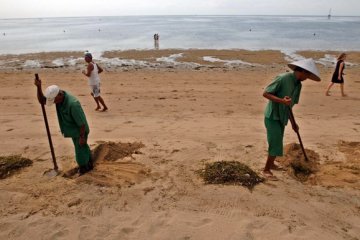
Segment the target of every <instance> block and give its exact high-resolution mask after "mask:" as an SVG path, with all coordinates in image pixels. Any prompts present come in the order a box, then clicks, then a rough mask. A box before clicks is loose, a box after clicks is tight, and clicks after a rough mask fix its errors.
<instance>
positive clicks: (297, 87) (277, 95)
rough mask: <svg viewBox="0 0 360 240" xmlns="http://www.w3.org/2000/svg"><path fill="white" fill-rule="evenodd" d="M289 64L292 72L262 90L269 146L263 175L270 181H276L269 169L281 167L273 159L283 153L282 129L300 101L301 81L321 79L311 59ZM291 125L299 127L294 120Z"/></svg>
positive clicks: (296, 128)
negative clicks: (290, 112) (264, 100)
mask: <svg viewBox="0 0 360 240" xmlns="http://www.w3.org/2000/svg"><path fill="white" fill-rule="evenodd" d="M288 66H289V68H291V69H292V70H293V72H291V73H284V74H281V75H279V76H277V77H276V78H275V79H274V81H273V82H271V83H270V84H269V85H268V86H267V87H266V89H265V91H264V93H263V96H264V97H265V98H266V99H268V100H269V102H268V104H267V105H266V108H265V119H264V121H265V127H266V133H267V141H268V145H269V147H268V157H267V161H266V164H265V167H264V170H263V171H262V175H264V177H265V178H268V179H269V180H276V177H275V176H274V175H273V173H272V172H271V170H279V169H280V167H279V166H277V165H275V159H276V157H277V156H282V155H283V139H284V130H285V126H286V125H287V123H288V120H289V111H290V109H289V108H292V107H293V106H294V105H295V104H298V103H299V98H300V92H301V87H302V85H301V84H302V82H303V81H305V80H306V79H308V78H309V79H311V80H315V81H320V77H319V71H318V70H317V68H316V66H315V63H314V61H313V60H312V59H305V60H301V61H297V62H293V63H290V64H288ZM290 121H291V119H290ZM291 125H292V128H293V129H294V131H297V130H298V129H299V127H298V126H297V125H296V123H295V122H292V121H291Z"/></svg>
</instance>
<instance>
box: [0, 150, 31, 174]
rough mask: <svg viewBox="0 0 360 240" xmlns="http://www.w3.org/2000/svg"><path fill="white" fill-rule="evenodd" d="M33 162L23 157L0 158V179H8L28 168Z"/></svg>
mask: <svg viewBox="0 0 360 240" xmlns="http://www.w3.org/2000/svg"><path fill="white" fill-rule="evenodd" d="M31 164H32V161H31V160H30V159H27V158H23V157H21V155H10V156H0V179H4V178H7V177H9V176H11V175H12V174H14V173H15V172H17V171H19V170H20V169H22V168H24V167H28V166H30V165H31Z"/></svg>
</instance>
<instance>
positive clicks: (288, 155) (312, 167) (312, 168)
mask: <svg viewBox="0 0 360 240" xmlns="http://www.w3.org/2000/svg"><path fill="white" fill-rule="evenodd" d="M305 151H306V155H307V157H308V160H307V161H306V160H305V157H304V153H303V152H302V150H301V146H300V145H299V144H297V143H290V144H288V145H286V146H285V149H284V152H285V154H284V156H283V157H281V158H279V160H278V161H279V162H280V163H281V165H282V166H284V167H285V168H286V169H287V172H288V173H289V175H290V176H292V177H294V178H295V179H297V180H299V181H300V182H306V181H307V180H308V179H309V177H310V176H311V175H313V174H315V173H316V172H318V171H319V161H320V156H319V154H317V153H316V152H314V151H313V150H310V149H305Z"/></svg>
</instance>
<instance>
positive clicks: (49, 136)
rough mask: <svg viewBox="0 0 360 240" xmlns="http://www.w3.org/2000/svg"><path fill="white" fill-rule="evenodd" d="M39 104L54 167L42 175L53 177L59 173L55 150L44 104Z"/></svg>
mask: <svg viewBox="0 0 360 240" xmlns="http://www.w3.org/2000/svg"><path fill="white" fill-rule="evenodd" d="M35 79H36V80H39V74H37V73H35ZM37 88H38V91H39V90H40V89H39V88H40V87H39V86H37ZM40 105H41V110H42V113H43V116H44V122H45V127H46V133H47V136H48V140H49V145H50V150H51V157H52V160H53V164H54V169H49V170H46V171H45V172H44V175H46V176H48V177H55V176H57V175H59V173H60V172H59V170H58V169H59V168H58V165H57V163H56V158H55V152H54V147H53V144H52V140H51V134H50V128H49V123H48V120H47V116H46V111H45V106H44V103H43V102H40Z"/></svg>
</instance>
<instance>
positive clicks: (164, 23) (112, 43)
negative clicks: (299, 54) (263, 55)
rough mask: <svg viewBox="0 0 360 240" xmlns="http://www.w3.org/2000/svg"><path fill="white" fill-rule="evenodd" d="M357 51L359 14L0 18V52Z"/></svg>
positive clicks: (359, 28)
mask: <svg viewBox="0 0 360 240" xmlns="http://www.w3.org/2000/svg"><path fill="white" fill-rule="evenodd" d="M154 33H159V35H160V44H159V47H160V49H167V48H180V49H189V48H198V49H248V50H263V49H274V50H281V51H284V52H294V51H297V50H337V51H349V50H355V51H359V50H360V43H359V39H360V17H332V18H331V19H330V20H328V19H327V17H326V16H131V17H130V16H129V17H79V18H41V19H39V18H37V19H0V54H20V53H34V52H49V51H85V50H89V51H91V52H102V51H106V50H126V49H153V48H154V41H153V35H154Z"/></svg>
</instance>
